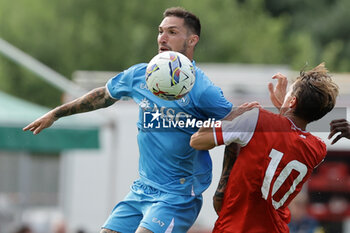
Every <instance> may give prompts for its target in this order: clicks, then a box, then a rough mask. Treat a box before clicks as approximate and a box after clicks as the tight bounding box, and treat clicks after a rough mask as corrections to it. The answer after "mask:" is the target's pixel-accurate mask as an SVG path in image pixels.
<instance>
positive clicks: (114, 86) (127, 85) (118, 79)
mask: <svg viewBox="0 0 350 233" xmlns="http://www.w3.org/2000/svg"><path fill="white" fill-rule="evenodd" d="M133 77H134V68H133V67H131V68H129V69H127V70H124V71H123V72H121V73H119V74H117V75H116V76H114V77H113V78H111V79H109V80H108V82H107V84H106V88H107V90H108V92H109V95H110V96H111V97H112V98H114V99H120V98H121V97H131V95H132V90H133Z"/></svg>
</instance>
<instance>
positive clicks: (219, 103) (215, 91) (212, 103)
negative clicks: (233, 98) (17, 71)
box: [198, 85, 232, 120]
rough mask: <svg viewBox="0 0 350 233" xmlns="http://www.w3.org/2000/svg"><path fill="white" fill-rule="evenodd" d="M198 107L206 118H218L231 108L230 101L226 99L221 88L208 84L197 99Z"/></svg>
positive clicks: (227, 112)
mask: <svg viewBox="0 0 350 233" xmlns="http://www.w3.org/2000/svg"><path fill="white" fill-rule="evenodd" d="M198 107H199V108H201V109H202V110H203V112H204V115H205V116H206V117H207V118H215V119H217V120H220V119H222V118H224V117H225V116H227V114H229V113H230V112H231V110H232V103H230V102H229V101H227V100H226V98H225V97H224V94H223V92H222V90H221V89H220V88H219V87H217V86H214V85H212V86H209V87H208V88H207V89H206V90H205V91H204V92H203V94H202V96H201V97H200V99H199V104H198Z"/></svg>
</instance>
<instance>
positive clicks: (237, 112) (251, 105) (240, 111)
mask: <svg viewBox="0 0 350 233" xmlns="http://www.w3.org/2000/svg"><path fill="white" fill-rule="evenodd" d="M253 108H261V105H260V104H259V103H258V102H256V101H254V102H250V103H244V104H242V105H240V106H239V107H238V108H236V109H234V110H233V111H232V112H231V113H230V114H229V115H228V116H227V117H225V119H224V120H227V121H231V120H233V119H234V118H236V117H238V116H239V115H242V114H243V113H245V112H247V111H250V110H252V109H253Z"/></svg>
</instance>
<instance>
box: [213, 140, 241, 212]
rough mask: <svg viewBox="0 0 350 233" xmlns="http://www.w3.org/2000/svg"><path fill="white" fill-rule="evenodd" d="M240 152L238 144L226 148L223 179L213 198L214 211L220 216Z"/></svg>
mask: <svg viewBox="0 0 350 233" xmlns="http://www.w3.org/2000/svg"><path fill="white" fill-rule="evenodd" d="M239 150H240V146H239V145H238V144H236V143H231V144H230V145H228V146H226V147H225V152H224V161H223V165H222V172H221V177H220V180H219V184H218V187H217V188H216V191H215V194H214V197H213V205H214V209H215V212H216V213H217V214H218V215H219V213H220V211H221V207H222V201H223V198H224V193H225V189H226V185H227V181H228V178H229V176H230V173H231V170H232V167H233V165H234V163H235V161H236V158H237V155H238V153H239Z"/></svg>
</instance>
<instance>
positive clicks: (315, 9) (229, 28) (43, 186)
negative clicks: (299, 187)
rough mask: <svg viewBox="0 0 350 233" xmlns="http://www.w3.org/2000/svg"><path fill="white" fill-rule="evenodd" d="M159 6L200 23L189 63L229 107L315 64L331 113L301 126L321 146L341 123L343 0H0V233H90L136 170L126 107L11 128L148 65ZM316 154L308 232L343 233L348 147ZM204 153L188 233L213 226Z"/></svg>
mask: <svg viewBox="0 0 350 233" xmlns="http://www.w3.org/2000/svg"><path fill="white" fill-rule="evenodd" d="M171 6H182V7H184V8H186V9H188V10H190V11H192V12H194V13H195V14H196V15H197V16H199V18H200V19H201V23H202V34H201V39H200V42H199V44H198V46H197V48H196V53H195V56H194V59H195V60H196V62H197V65H198V66H199V67H200V68H202V69H203V70H204V71H205V72H206V73H207V75H208V76H209V77H210V78H211V79H212V80H213V82H214V83H215V84H217V85H218V86H220V87H221V88H222V89H223V91H224V94H225V96H226V97H227V99H229V100H230V101H232V102H233V103H234V104H235V105H239V104H240V103H242V102H245V101H251V100H258V101H260V102H261V103H262V104H263V105H264V106H267V107H269V106H271V103H270V101H269V97H268V93H267V83H268V82H269V81H270V79H271V77H272V75H273V74H275V73H276V72H281V73H284V74H286V75H287V76H288V77H289V78H290V79H291V80H292V78H295V77H296V76H297V75H298V71H299V70H301V69H303V68H307V69H309V68H311V67H313V66H315V65H317V64H319V63H321V62H323V61H324V62H326V66H327V68H328V69H329V70H330V71H331V73H332V74H333V76H334V79H335V80H336V82H337V83H338V84H339V86H340V96H339V98H338V102H337V109H335V110H334V111H333V112H332V113H330V114H329V116H327V118H326V119H325V120H324V121H321V122H316V123H315V124H314V125H313V126H312V128H311V129H310V130H311V131H312V132H315V134H317V135H318V136H320V137H321V138H322V139H324V140H325V141H326V143H327V144H328V145H329V141H328V140H327V139H326V138H327V135H328V133H327V132H328V124H329V121H330V120H332V119H335V118H347V119H348V120H349V119H350V117H349V111H348V108H349V105H350V74H349V71H350V24H349V22H350V14H349V13H350V12H349V11H350V10H349V9H350V1H348V0H309V1H301V0H285V1H278V0H221V1H212V0H201V1H200V2H198V1H195V0H147V1H139V0H128V1H122V0H100V1H92V0H74V1H72V0H60V1H58V0H51V1H46V0H31V1H25V0H16V1H12V0H1V1H0V233H12V232H27V233H30V232H32V233H41V232H53V233H58V232H62V233H63V232H66V233H68V232H69V233H74V232H87V233H90V232H91V233H92V232H98V231H99V228H100V226H101V225H102V224H103V223H104V221H105V219H106V218H107V216H108V215H109V213H110V211H111V210H112V208H113V207H114V205H115V204H116V203H117V202H118V201H120V200H121V199H122V198H123V197H124V195H125V194H126V193H127V192H128V190H129V186H130V185H131V182H132V180H134V179H135V178H136V177H137V175H138V174H137V167H138V148H137V144H136V133H137V129H136V121H137V117H138V114H137V111H138V106H137V105H136V104H135V103H133V102H132V101H130V100H126V101H123V102H121V103H118V104H116V105H114V106H112V107H110V108H108V109H103V110H98V111H96V112H94V113H88V114H80V115H76V116H72V117H68V118H65V119H61V120H60V121H58V122H57V123H55V125H54V127H53V128H50V129H48V130H46V131H44V132H43V133H41V134H40V135H36V136H33V135H31V134H30V133H28V132H22V130H21V129H22V128H23V127H24V126H26V125H27V124H28V123H30V122H31V121H33V120H35V119H36V118H37V117H39V116H41V115H42V114H44V113H46V112H47V111H49V110H50V108H53V107H55V106H57V105H60V104H62V103H64V102H66V101H69V100H71V99H73V98H75V97H77V96H80V95H81V94H82V93H85V92H87V91H88V90H91V89H92V88H94V87H98V86H102V85H105V82H106V81H107V80H108V79H109V78H110V77H112V76H114V75H115V74H117V73H118V72H120V71H122V70H124V69H126V68H128V67H129V66H131V65H133V64H136V63H140V62H148V61H149V60H150V59H151V58H152V57H153V56H154V55H155V54H156V52H157V43H156V38H157V34H158V25H159V23H160V22H161V20H162V13H163V11H164V9H166V8H167V7H171ZM328 150H329V151H328V157H327V159H326V161H325V162H324V163H323V164H322V165H321V166H320V167H319V168H318V169H317V170H316V171H315V173H314V175H313V177H312V178H311V179H310V181H309V182H308V184H307V185H306V189H305V193H306V194H307V197H308V199H307V202H304V203H305V205H304V207H303V208H304V209H305V213H306V214H307V215H308V216H309V217H311V218H313V219H315V220H316V221H317V222H318V224H319V226H320V227H319V228H318V230H319V229H321V230H322V231H323V232H330V233H338V232H339V233H345V232H350V205H349V202H350V195H349V194H350V171H349V169H350V159H349V158H350V157H349V156H350V142H349V141H346V140H344V139H342V140H340V141H339V142H338V143H337V144H336V145H334V146H329V147H328ZM211 154H212V158H213V184H212V185H211V186H210V188H209V189H208V190H207V191H206V192H205V194H204V204H203V209H202V212H201V214H200V216H199V217H198V220H197V222H196V223H195V225H194V226H193V228H192V229H191V232H192V233H204V232H210V231H211V229H212V227H213V224H214V222H215V220H216V215H215V213H214V211H213V209H212V204H211V198H212V195H213V193H214V190H215V188H216V185H217V180H218V177H219V176H220V171H221V163H222V155H223V148H221V147H220V148H216V149H214V150H213V151H212V153H211ZM295 232H296V231H295ZM300 232H301V231H300ZM305 232H306V231H305ZM310 232H311V231H310Z"/></svg>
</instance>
